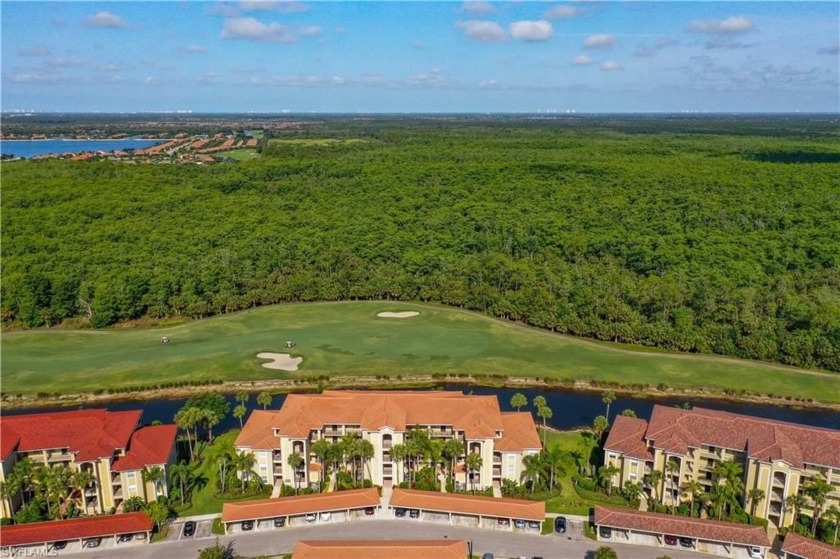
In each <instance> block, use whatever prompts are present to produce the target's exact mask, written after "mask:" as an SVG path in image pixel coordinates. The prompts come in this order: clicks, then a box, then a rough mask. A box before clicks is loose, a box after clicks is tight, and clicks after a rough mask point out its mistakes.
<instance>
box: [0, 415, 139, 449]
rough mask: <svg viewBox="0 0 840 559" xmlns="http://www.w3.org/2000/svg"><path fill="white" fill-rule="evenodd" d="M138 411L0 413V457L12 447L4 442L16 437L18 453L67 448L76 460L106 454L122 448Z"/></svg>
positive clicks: (134, 426)
mask: <svg viewBox="0 0 840 559" xmlns="http://www.w3.org/2000/svg"><path fill="white" fill-rule="evenodd" d="M142 413H143V412H141V411H139V410H138V411H119V412H109V411H107V410H104V409H92V410H76V411H65V412H53V413H33V414H28V415H12V416H0V438H2V439H3V441H4V442H3V445H2V450H3V456H2V459H4V460H5V459H6V458H7V457H8V455H9V453H10V452H11V451H12V450H13V449H14V448H15V447H14V446H12V445H11V444H7V441H8V440H14V439H19V440H18V443H17V450H18V452H28V451H34V450H44V449H50V448H67V449H69V451H70V452H71V453H75V454H76V462H84V461H87V460H96V459H98V458H105V457H109V456H112V455H113V454H114V451H115V450H117V449H123V448H126V446H127V445H128V441H129V438H130V437H131V434H132V433H133V432H134V430H135V429H136V428H137V424H138V423H139V422H140V416H141V415H142Z"/></svg>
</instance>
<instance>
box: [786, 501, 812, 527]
mask: <svg viewBox="0 0 840 559" xmlns="http://www.w3.org/2000/svg"><path fill="white" fill-rule="evenodd" d="M807 504H808V499H806V498H805V495H802V494H801V493H794V494H793V495H788V496H787V499H785V508H787V509H788V510H792V511H793V525H794V526H796V525H797V524H799V511H800V510H802V507H804V506H805V505H807Z"/></svg>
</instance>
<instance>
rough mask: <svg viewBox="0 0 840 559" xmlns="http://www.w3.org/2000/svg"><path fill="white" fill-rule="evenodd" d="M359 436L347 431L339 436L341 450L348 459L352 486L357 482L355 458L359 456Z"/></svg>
mask: <svg viewBox="0 0 840 559" xmlns="http://www.w3.org/2000/svg"><path fill="white" fill-rule="evenodd" d="M360 440H361V438H360V437H359V435H357V434H355V433H348V434H346V435H344V436H343V437H341V442H339V444H340V445H341V449H342V450H343V453H344V457H345V458H349V459H350V473H351V474H352V475H353V486H354V487H355V485H356V482H357V474H356V464H357V462H356V460H357V458H358V457H359V441H360Z"/></svg>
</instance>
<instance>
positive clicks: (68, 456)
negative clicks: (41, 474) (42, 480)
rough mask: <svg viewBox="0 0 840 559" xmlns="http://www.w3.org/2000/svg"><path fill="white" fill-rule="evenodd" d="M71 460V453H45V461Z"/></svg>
mask: <svg viewBox="0 0 840 559" xmlns="http://www.w3.org/2000/svg"><path fill="white" fill-rule="evenodd" d="M71 460H73V455H72V454H64V453H50V454H47V462H70V461H71Z"/></svg>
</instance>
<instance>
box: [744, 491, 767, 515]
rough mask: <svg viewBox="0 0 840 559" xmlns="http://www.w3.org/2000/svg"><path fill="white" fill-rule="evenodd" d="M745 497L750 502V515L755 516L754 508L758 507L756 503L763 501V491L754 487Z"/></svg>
mask: <svg viewBox="0 0 840 559" xmlns="http://www.w3.org/2000/svg"><path fill="white" fill-rule="evenodd" d="M747 497H748V498H749V500H750V510H751V511H752V512H751V513H750V514H751V515H752V516H755V508H756V507H757V506H758V503H759V502H760V501H761V500H763V499H764V490H763V489H761V488H759V487H755V488H753V489H750V490H749V491H747Z"/></svg>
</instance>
